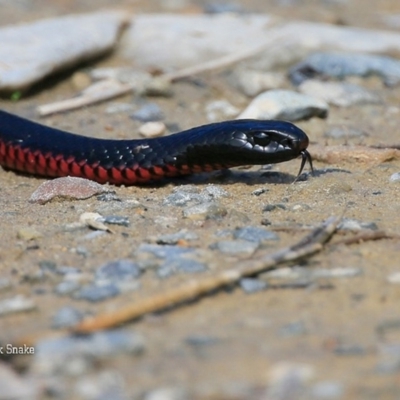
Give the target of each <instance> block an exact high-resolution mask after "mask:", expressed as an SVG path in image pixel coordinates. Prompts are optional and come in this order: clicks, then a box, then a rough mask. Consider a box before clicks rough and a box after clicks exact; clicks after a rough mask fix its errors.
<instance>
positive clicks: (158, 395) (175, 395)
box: [143, 386, 193, 400]
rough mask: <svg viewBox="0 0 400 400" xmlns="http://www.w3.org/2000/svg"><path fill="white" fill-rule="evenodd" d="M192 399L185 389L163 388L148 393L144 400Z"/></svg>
mask: <svg viewBox="0 0 400 400" xmlns="http://www.w3.org/2000/svg"><path fill="white" fill-rule="evenodd" d="M191 398H193V397H191V396H190V395H189V394H188V392H187V391H186V390H185V389H184V388H183V387H181V386H180V387H161V388H157V389H153V390H151V391H149V392H147V393H146V394H145V395H144V397H143V400H190V399H191Z"/></svg>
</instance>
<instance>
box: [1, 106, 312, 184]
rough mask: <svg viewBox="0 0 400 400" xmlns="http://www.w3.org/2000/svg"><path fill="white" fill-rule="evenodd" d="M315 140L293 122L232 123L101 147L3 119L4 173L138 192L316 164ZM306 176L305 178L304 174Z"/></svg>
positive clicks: (90, 140) (88, 139)
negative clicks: (140, 187) (190, 177)
mask: <svg viewBox="0 0 400 400" xmlns="http://www.w3.org/2000/svg"><path fill="white" fill-rule="evenodd" d="M308 142H309V141H308V137H307V135H306V134H305V133H304V132H303V131H302V130H301V129H299V128H298V127H296V126H295V125H293V124H292V123H290V122H284V121H272V120H268V121H263V120H233V121H224V122H218V123H213V124H208V125H203V126H199V127H196V128H192V129H189V130H186V131H182V132H179V133H176V134H173V135H169V136H164V137H160V138H153V139H138V140H134V139H132V140H107V139H96V138H91V137H86V136H81V135H77V134H74V133H69V132H65V131H62V130H59V129H55V128H51V127H48V126H44V125H41V124H39V123H36V122H32V121H30V120H27V119H24V118H21V117H18V116H16V115H13V114H10V113H7V112H5V111H0V165H2V166H3V167H6V168H9V169H12V170H16V171H21V172H25V173H29V174H34V175H41V176H48V177H56V176H68V175H69V176H77V177H84V178H88V179H91V180H94V181H97V182H100V183H105V182H109V183H112V184H117V185H119V184H126V185H132V184H138V183H146V182H149V181H152V180H155V179H160V178H163V177H172V176H177V175H187V174H192V173H197V172H202V171H212V170H216V169H225V168H230V167H234V166H240V165H263V164H271V163H280V162H283V161H288V160H291V159H294V158H296V157H298V156H300V155H301V156H302V164H301V168H300V172H301V171H302V169H303V167H304V164H305V162H306V161H307V160H308V161H309V163H310V165H311V168H312V164H311V156H310V154H309V153H308V151H307V150H306V149H307V146H308ZM300 172H299V173H300Z"/></svg>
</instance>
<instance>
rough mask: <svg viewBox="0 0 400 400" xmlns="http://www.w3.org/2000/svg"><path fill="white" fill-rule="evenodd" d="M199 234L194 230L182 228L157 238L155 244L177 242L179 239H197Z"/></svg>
mask: <svg viewBox="0 0 400 400" xmlns="http://www.w3.org/2000/svg"><path fill="white" fill-rule="evenodd" d="M198 238H199V236H198V235H197V234H196V233H195V232H191V231H188V230H187V229H182V230H180V231H179V232H176V233H168V234H166V235H161V236H159V237H158V238H157V244H177V243H178V242H179V241H180V240H185V241H190V240H197V239H198Z"/></svg>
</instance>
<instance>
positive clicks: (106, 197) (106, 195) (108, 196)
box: [96, 192, 122, 202]
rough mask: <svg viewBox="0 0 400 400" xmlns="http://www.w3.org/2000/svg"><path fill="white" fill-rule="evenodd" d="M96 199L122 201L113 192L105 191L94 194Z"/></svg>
mask: <svg viewBox="0 0 400 400" xmlns="http://www.w3.org/2000/svg"><path fill="white" fill-rule="evenodd" d="M96 199H97V200H98V201H104V202H110V201H119V202H121V201H122V200H121V199H120V198H119V197H118V196H117V194H116V193H115V192H107V193H102V194H99V195H98V196H96Z"/></svg>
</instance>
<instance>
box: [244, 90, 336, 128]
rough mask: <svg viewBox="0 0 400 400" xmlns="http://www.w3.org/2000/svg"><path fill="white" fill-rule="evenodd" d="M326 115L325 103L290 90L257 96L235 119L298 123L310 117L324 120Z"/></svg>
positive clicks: (272, 91)
mask: <svg viewBox="0 0 400 400" xmlns="http://www.w3.org/2000/svg"><path fill="white" fill-rule="evenodd" d="M327 115H328V104H327V103H326V102H324V101H322V100H320V99H317V98H315V97H311V96H308V95H305V94H300V93H297V92H293V91H290V90H283V89H279V90H278V89H277V90H270V91H268V92H264V93H261V94H259V95H258V96H257V97H256V98H255V99H253V101H252V102H251V103H250V104H249V105H248V106H247V108H246V109H245V110H244V111H243V112H242V113H241V114H240V115H239V116H238V117H237V118H238V119H246V118H254V119H284V120H287V121H298V120H302V119H309V118H311V117H319V118H326V116H327Z"/></svg>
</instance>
